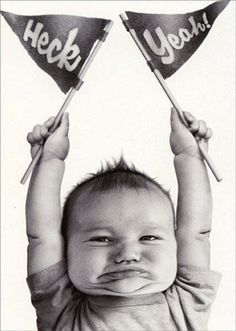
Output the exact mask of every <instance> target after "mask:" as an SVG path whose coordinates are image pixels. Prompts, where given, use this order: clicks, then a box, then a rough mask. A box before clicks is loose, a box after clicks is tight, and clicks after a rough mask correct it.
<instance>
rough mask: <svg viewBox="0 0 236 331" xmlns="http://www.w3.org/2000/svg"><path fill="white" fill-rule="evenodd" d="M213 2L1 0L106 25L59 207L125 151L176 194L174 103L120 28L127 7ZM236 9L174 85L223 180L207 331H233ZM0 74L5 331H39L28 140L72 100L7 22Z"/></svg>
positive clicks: (74, 126)
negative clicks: (30, 257) (30, 247)
mask: <svg viewBox="0 0 236 331" xmlns="http://www.w3.org/2000/svg"><path fill="white" fill-rule="evenodd" d="M210 3H211V2H209V1H127V2H126V1H2V10H6V11H10V12H13V13H18V14H22V15H37V14H38V15H39V14H40V15H41V14H72V15H80V16H90V17H101V18H108V19H112V20H113V21H114V23H115V24H114V26H113V28H112V30H111V33H110V35H109V37H108V39H107V40H106V42H105V44H104V45H103V46H102V48H101V50H100V52H99V53H98V55H97V57H96V58H95V60H94V62H93V63H92V65H91V67H90V68H89V71H88V73H87V75H86V77H85V83H84V85H83V87H82V88H81V90H80V91H79V93H77V94H76V95H75V97H74V99H73V100H72V102H71V104H70V106H69V112H70V121H71V128H70V139H71V149H70V154H69V157H68V159H67V168H66V173H65V178H64V182H63V187H62V201H63V197H64V196H65V194H66V192H68V190H69V189H70V188H71V186H72V185H73V184H74V183H76V182H77V181H79V180H80V179H81V178H83V177H84V176H85V175H86V174H87V173H90V172H94V171H96V170H97V169H98V168H99V167H100V165H101V162H102V161H104V160H112V157H118V156H119V155H120V154H121V153H123V154H124V156H125V158H126V159H127V160H128V161H132V162H133V163H134V164H135V165H136V166H137V167H138V168H139V169H141V170H145V171H146V172H147V173H148V174H150V175H151V176H152V177H156V178H157V179H158V180H159V181H160V183H162V184H164V186H165V187H166V188H167V189H170V191H171V194H172V197H173V199H174V201H176V193H177V188H176V179H175V174H174V169H173V164H172V155H171V152H170V148H169V143H168V139H169V131H170V128H169V115H170V111H169V110H170V103H169V100H168V99H167V98H166V96H165V94H164V92H163V91H162V89H161V87H160V86H159V85H158V82H157V81H156V79H155V77H154V75H153V74H152V73H151V71H150V70H149V68H148V67H147V65H146V63H145V60H144V58H143V57H142V55H141V53H140V52H139V50H138V49H137V46H136V45H135V44H134V42H133V40H132V38H131V37H130V36H129V34H128V32H126V30H125V28H124V27H123V25H122V23H121V20H120V18H119V16H118V15H119V14H120V13H122V12H124V11H125V10H131V11H138V12H146V13H186V12H191V11H194V10H198V9H200V8H203V7H205V6H207V5H208V4H210ZM234 12H235V2H234V1H233V2H231V3H230V4H229V5H228V7H227V8H226V9H225V10H224V11H223V12H222V14H221V15H220V16H219V17H218V19H217V20H216V21H215V24H214V26H213V28H212V30H211V31H210V33H209V35H208V37H207V38H206V40H205V41H204V42H203V44H202V45H201V46H200V48H199V49H198V50H197V51H196V53H195V54H194V55H193V56H192V57H191V58H190V59H189V60H188V61H187V62H186V63H185V64H184V66H183V67H182V68H181V69H179V71H177V73H175V74H174V75H173V76H172V77H171V78H169V79H168V80H167V84H168V86H169V87H170V89H171V90H172V92H173V94H174V95H175V97H176V98H177V100H178V102H179V103H180V105H181V106H182V108H183V109H184V110H190V111H191V112H193V113H194V114H195V115H196V116H197V117H198V118H202V119H205V120H206V121H207V123H208V124H209V126H211V127H212V129H213V131H214V137H213V138H212V141H211V144H210V155H211V157H212V158H213V159H214V162H215V164H216V165H217V167H218V169H219V170H220V172H221V173H222V175H223V177H224V180H223V182H221V183H220V184H219V183H217V182H216V181H215V179H214V178H213V176H212V175H211V174H210V179H211V183H212V188H213V197H214V212H213V231H212V235H211V243H212V244H211V248H212V254H211V256H212V268H213V269H215V270H218V271H220V272H221V273H222V274H223V279H222V282H221V285H220V289H219V292H218V295H217V297H216V301H215V303H214V305H213V308H212V313H211V318H210V323H209V329H210V330H235V325H234V310H235V308H234V293H235V289H234V234H235V230H234V223H235V216H234V200H235V197H234V152H235V146H234V112H235V104H234V88H235V85H234V83H235V82H234V74H235V67H234V59H235V54H234V48H235V45H234V40H235V35H234V31H235V26H234V24H235V17H234ZM1 28H2V33H1V40H2V42H1V64H2V66H1V68H2V231H1V233H2V239H1V242H2V326H1V330H4V331H6V330H17V331H18V330H24V331H26V330H36V323H35V312H34V309H33V307H32V306H31V303H30V295H29V291H28V288H27V285H26V281H25V278H26V249H27V238H26V235H25V214H24V204H25V197H26V192H27V185H25V186H23V185H21V184H20V183H19V181H20V178H21V177H22V175H23V173H24V171H25V169H26V167H27V165H28V163H29V161H30V156H29V146H28V144H27V143H26V140H25V137H26V134H27V132H28V131H29V130H31V128H32V126H33V125H35V124H37V123H41V122H43V121H44V120H45V119H47V118H48V117H49V116H51V115H54V114H56V113H57V111H58V110H59V108H60V106H61V104H62V103H63V100H64V98H65V95H64V94H63V93H62V92H61V91H60V90H59V88H58V87H57V85H56V83H55V82H54V81H53V80H52V79H51V78H50V77H49V76H48V75H47V74H46V73H44V72H43V71H42V70H40V69H39V67H37V65H36V64H35V63H34V61H32V59H31V58H30V56H29V55H28V54H27V53H26V51H25V50H24V48H23V47H22V46H21V44H20V42H19V40H18V38H17V37H16V35H15V34H14V33H13V32H12V30H11V29H10V27H9V26H8V25H7V23H6V22H5V20H4V19H2V20H1Z"/></svg>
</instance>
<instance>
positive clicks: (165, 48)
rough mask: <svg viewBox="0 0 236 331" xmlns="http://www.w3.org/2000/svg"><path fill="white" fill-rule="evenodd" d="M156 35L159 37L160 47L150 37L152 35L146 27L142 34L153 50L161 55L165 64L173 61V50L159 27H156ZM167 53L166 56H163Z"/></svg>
mask: <svg viewBox="0 0 236 331" xmlns="http://www.w3.org/2000/svg"><path fill="white" fill-rule="evenodd" d="M155 32H156V34H157V36H158V37H159V40H160V42H161V45H160V47H158V46H157V44H156V43H155V41H154V39H153V38H152V35H151V33H150V31H148V30H147V29H146V30H145V31H144V33H143V36H144V38H145V40H146V42H147V44H148V45H149V47H150V48H151V50H152V51H153V53H155V54H156V55H159V56H161V61H162V62H163V63H165V64H170V63H172V62H173V61H174V52H173V49H172V47H171V46H170V44H169V43H168V40H167V39H166V37H165V35H164V33H163V32H162V30H161V28H160V27H158V28H156V30H155ZM166 53H167V55H166V56H164V55H165V54H166Z"/></svg>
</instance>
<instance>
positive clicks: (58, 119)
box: [20, 21, 113, 184]
mask: <svg viewBox="0 0 236 331" xmlns="http://www.w3.org/2000/svg"><path fill="white" fill-rule="evenodd" d="M112 25H113V22H112V21H110V22H108V23H107V25H106V26H105V28H104V30H103V37H102V38H101V39H98V40H97V41H96V42H95V43H94V45H93V47H92V49H91V51H90V54H89V56H88V58H87V59H86V61H85V63H84V65H83V67H82V68H81V70H80V72H79V74H78V79H79V81H78V83H77V85H76V86H75V87H72V88H71V89H70V91H69V93H68V95H67V96H66V99H65V101H64V103H63V105H62V106H61V108H60V110H59V112H58V113H57V115H56V117H55V120H54V123H53V125H52V127H51V128H50V130H49V132H50V133H53V132H54V131H55V130H56V129H57V127H58V125H59V124H60V122H61V119H62V116H63V114H64V113H65V111H66V108H67V107H68V105H69V103H70V102H71V100H72V98H73V96H74V95H75V92H76V91H78V90H79V89H80V88H81V86H82V84H83V78H84V76H85V74H86V72H87V70H88V68H89V66H90V64H91V63H92V61H93V60H94V58H95V56H96V54H97V52H98V51H99V49H100V47H101V46H102V43H103V42H104V41H105V39H106V37H107V35H108V33H109V31H110V29H111V27H112ZM42 153H43V145H40V146H39V147H38V150H37V151H36V154H35V156H34V158H33V159H32V161H31V163H30V164H29V166H28V168H27V169H26V171H25V173H24V175H23V177H22V179H21V181H20V183H21V184H25V183H26V181H27V179H28V178H29V176H30V174H31V172H32V171H33V169H34V167H35V166H36V164H37V163H38V161H39V159H40V157H41V155H42Z"/></svg>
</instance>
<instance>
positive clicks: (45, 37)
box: [37, 32, 49, 54]
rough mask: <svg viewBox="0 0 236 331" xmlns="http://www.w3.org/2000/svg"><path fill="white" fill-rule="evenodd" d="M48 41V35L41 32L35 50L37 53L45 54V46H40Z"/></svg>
mask: <svg viewBox="0 0 236 331" xmlns="http://www.w3.org/2000/svg"><path fill="white" fill-rule="evenodd" d="M48 43H49V36H48V33H47V32H43V33H42V34H41V36H40V37H39V39H38V44H37V50H38V52H39V54H47V51H48V50H47V48H44V49H43V48H42V46H46V45H47V44H48Z"/></svg>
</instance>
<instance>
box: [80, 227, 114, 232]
mask: <svg viewBox="0 0 236 331" xmlns="http://www.w3.org/2000/svg"><path fill="white" fill-rule="evenodd" d="M82 231H83V232H95V231H107V232H114V228H112V227H111V226H96V227H87V228H86V227H85V228H82Z"/></svg>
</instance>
